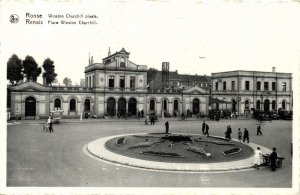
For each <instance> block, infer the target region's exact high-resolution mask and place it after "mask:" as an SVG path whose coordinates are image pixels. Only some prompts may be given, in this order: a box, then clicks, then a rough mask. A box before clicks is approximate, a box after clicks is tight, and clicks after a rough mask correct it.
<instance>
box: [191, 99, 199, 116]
mask: <svg viewBox="0 0 300 195" xmlns="http://www.w3.org/2000/svg"><path fill="white" fill-rule="evenodd" d="M199 105H200V102H199V100H198V99H194V100H193V114H198V113H199Z"/></svg>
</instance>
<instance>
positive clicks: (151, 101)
mask: <svg viewBox="0 0 300 195" xmlns="http://www.w3.org/2000/svg"><path fill="white" fill-rule="evenodd" d="M150 110H151V111H153V110H155V101H154V100H150Z"/></svg>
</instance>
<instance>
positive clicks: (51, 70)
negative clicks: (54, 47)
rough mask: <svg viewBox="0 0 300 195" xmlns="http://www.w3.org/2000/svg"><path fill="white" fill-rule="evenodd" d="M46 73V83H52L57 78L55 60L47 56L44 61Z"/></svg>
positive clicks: (44, 74) (44, 76)
mask: <svg viewBox="0 0 300 195" xmlns="http://www.w3.org/2000/svg"><path fill="white" fill-rule="evenodd" d="M43 68H44V73H43V78H44V79H46V84H47V85H49V84H50V85H51V83H52V82H53V81H54V80H55V78H56V76H57V74H56V73H55V67H54V62H53V61H52V60H51V59H50V58H47V59H46V60H45V61H44V63H43Z"/></svg>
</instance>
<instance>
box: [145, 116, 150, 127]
mask: <svg viewBox="0 0 300 195" xmlns="http://www.w3.org/2000/svg"><path fill="white" fill-rule="evenodd" d="M148 121H149V115H148V114H147V115H146V119H145V125H148Z"/></svg>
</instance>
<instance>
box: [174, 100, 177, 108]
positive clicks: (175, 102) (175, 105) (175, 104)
mask: <svg viewBox="0 0 300 195" xmlns="http://www.w3.org/2000/svg"><path fill="white" fill-rule="evenodd" d="M177 110H178V100H175V101H174V111H177Z"/></svg>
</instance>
